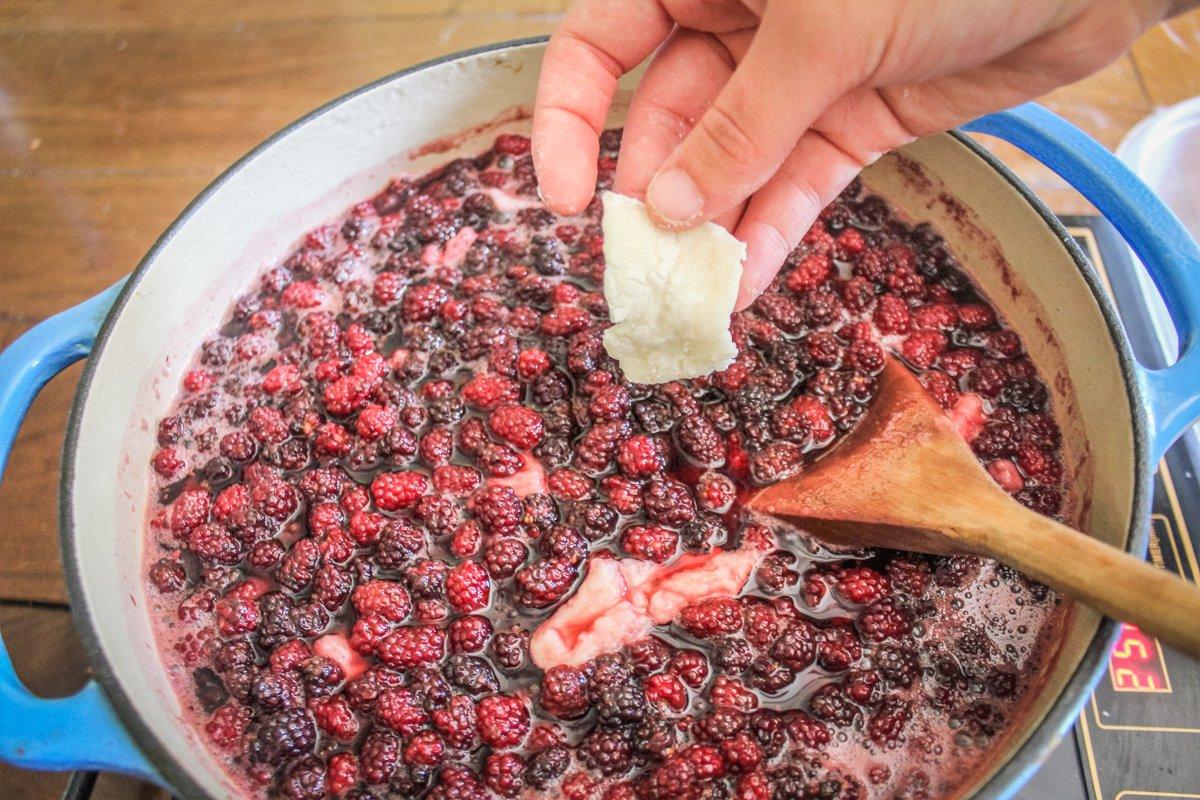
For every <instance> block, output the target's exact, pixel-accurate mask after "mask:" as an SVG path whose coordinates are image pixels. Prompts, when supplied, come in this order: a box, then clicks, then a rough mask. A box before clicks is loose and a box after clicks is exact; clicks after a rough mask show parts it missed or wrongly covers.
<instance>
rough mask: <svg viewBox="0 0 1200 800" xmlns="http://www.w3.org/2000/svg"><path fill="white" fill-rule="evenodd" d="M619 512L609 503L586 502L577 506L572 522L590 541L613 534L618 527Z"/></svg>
mask: <svg viewBox="0 0 1200 800" xmlns="http://www.w3.org/2000/svg"><path fill="white" fill-rule="evenodd" d="M617 519H618V516H617V512H616V511H615V510H614V509H613V507H612V506H610V505H608V504H607V503H596V502H586V503H579V504H578V505H576V506H575V508H574V510H573V512H572V515H571V522H572V524H573V525H575V526H576V527H578V528H579V531H580V533H582V534H583V536H584V537H585V538H586V539H588V540H589V541H593V542H594V541H596V540H597V539H603V538H604V537H606V536H611V535H612V533H613V532H614V531H615V530H616V529H617Z"/></svg>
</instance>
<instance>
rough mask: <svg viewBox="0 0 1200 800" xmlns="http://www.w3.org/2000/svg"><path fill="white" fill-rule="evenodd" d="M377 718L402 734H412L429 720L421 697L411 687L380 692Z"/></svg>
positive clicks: (377, 702) (375, 712)
mask: <svg viewBox="0 0 1200 800" xmlns="http://www.w3.org/2000/svg"><path fill="white" fill-rule="evenodd" d="M373 713H374V715H375V718H376V719H377V720H379V721H380V722H382V723H383V724H384V725H386V726H388V727H389V728H391V729H392V730H393V731H395V732H396V733H398V734H400V735H401V736H410V735H412V734H413V733H415V732H416V731H418V730H420V729H421V727H422V726H424V725H425V724H427V723H428V722H429V715H428V714H427V713H426V711H425V709H424V708H423V707H422V705H421V701H420V698H419V697H418V696H417V695H416V693H414V692H413V691H412V690H411V689H385V690H383V691H382V692H380V693H379V697H378V699H377V700H376V701H375V708H374V711H373Z"/></svg>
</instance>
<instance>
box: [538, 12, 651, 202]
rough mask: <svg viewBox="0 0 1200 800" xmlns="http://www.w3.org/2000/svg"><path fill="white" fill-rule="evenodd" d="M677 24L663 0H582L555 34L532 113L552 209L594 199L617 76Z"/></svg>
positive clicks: (544, 192)
mask: <svg viewBox="0 0 1200 800" xmlns="http://www.w3.org/2000/svg"><path fill="white" fill-rule="evenodd" d="M673 26H674V22H673V21H672V20H671V17H670V15H668V14H667V12H666V10H665V9H664V8H663V6H662V4H661V2H659V0H581V2H579V3H577V4H576V5H574V6H573V7H572V8H571V11H570V12H568V14H567V17H566V19H565V20H563V22H562V24H561V25H560V26H559V27H558V30H557V31H555V32H554V35H553V36H551V37H550V44H549V45H548V46H547V48H546V57H545V60H544V61H543V62H542V73H541V77H540V78H539V79H538V90H537V101H536V103H535V105H534V111H533V164H534V168H535V169H536V170H537V176H538V184H539V187H540V189H541V193H542V198H543V199H544V200H545V201H546V204H547V205H548V206H550V208H551V209H553V210H554V211H557V212H558V213H560V214H575V213H578V212H579V211H582V210H583V209H584V208H585V207H586V206H587V204H588V203H589V202H591V199H592V195H593V194H594V193H595V188H596V157H597V155H598V154H599V152H600V133H601V131H602V130H603V129H604V119H605V117H607V116H608V109H609V106H610V105H612V99H613V94H615V92H616V90H617V81H618V79H620V77H621V76H622V75H624V74H625V73H626V72H629V71H630V70H631V69H633V68H634V67H636V66H637V65H638V64H640V63H641V62H642V60H643V59H645V58H646V57H647V56H648V55H650V54H651V53H652V52H654V49H655V48H656V47H658V45H659V44H661V43H662V42H663V40H664V39H666V38H667V34H669V33H670V32H671V29H672V27H673Z"/></svg>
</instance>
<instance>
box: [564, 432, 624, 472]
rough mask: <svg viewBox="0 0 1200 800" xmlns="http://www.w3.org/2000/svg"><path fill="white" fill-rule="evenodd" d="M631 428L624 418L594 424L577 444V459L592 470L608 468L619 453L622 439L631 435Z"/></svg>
mask: <svg viewBox="0 0 1200 800" xmlns="http://www.w3.org/2000/svg"><path fill="white" fill-rule="evenodd" d="M629 430H630V429H629V423H628V422H625V421H624V420H616V421H613V422H601V423H597V424H596V425H593V426H592V427H591V428H589V429H588V430H587V431H585V432H584V434H583V438H581V439H580V440H579V443H578V444H577V445H576V447H575V456H576V459H577V460H578V462H579V463H580V464H581V465H582V466H584V467H586V468H588V469H590V470H594V471H597V472H599V471H602V470H605V469H607V468H608V467H609V466H610V465H611V464H612V462H613V459H614V458H615V457H616V455H617V447H618V446H619V444H620V442H621V440H622V439H623V438H625V437H626V436H628V435H629Z"/></svg>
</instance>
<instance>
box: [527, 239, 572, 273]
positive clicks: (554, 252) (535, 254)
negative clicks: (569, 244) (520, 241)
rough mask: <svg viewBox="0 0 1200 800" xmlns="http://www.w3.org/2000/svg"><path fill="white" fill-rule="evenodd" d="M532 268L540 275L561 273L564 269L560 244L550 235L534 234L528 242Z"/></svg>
mask: <svg viewBox="0 0 1200 800" xmlns="http://www.w3.org/2000/svg"><path fill="white" fill-rule="evenodd" d="M529 257H530V258H531V259H532V260H533V268H534V269H536V270H537V271H538V272H539V273H540V274H542V275H547V276H550V275H562V274H563V272H565V271H566V263H565V261H564V260H563V254H562V244H561V243H560V242H559V241H558V239H555V238H554V237H552V236H538V235H536V234H535V235H534V236H533V237H532V239H531V240H530V244H529Z"/></svg>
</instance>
